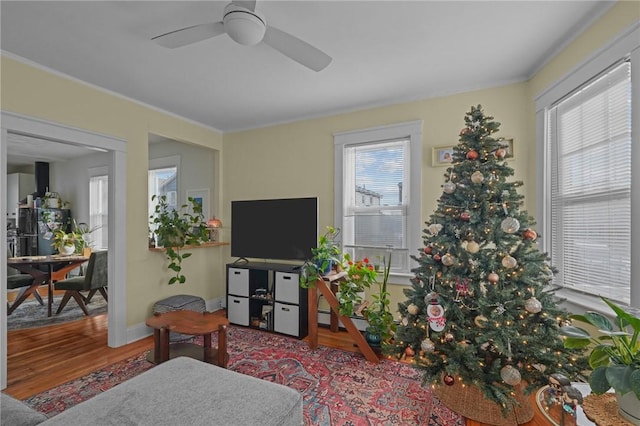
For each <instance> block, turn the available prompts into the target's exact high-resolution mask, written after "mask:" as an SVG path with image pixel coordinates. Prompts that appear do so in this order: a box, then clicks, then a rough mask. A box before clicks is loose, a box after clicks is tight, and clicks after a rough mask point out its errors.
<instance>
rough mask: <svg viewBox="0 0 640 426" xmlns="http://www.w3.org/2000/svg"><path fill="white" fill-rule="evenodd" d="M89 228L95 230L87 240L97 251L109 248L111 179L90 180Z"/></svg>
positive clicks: (105, 177) (95, 178) (106, 177)
mask: <svg viewBox="0 0 640 426" xmlns="http://www.w3.org/2000/svg"><path fill="white" fill-rule="evenodd" d="M89 228H90V229H95V231H93V232H92V233H91V234H89V235H88V236H87V237H86V238H87V239H88V243H89V246H90V247H92V248H96V249H106V248H108V247H109V237H108V236H109V178H108V176H93V177H91V178H90V179H89Z"/></svg>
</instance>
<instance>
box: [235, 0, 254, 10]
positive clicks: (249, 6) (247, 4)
mask: <svg viewBox="0 0 640 426" xmlns="http://www.w3.org/2000/svg"><path fill="white" fill-rule="evenodd" d="M231 3H233V4H236V5H238V6H240V7H244V8H245V9H249V10H250V11H252V12H254V11H255V10H256V2H255V0H253V1H250V0H248V1H244V0H233V1H232V2H231Z"/></svg>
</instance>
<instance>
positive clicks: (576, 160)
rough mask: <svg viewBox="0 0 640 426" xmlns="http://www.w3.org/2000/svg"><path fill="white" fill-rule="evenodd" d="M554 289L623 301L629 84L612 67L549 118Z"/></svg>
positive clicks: (623, 69)
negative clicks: (554, 267)
mask: <svg viewBox="0 0 640 426" xmlns="http://www.w3.org/2000/svg"><path fill="white" fill-rule="evenodd" d="M549 123H550V128H549V135H550V142H551V149H552V153H553V154H552V170H551V183H552V191H551V196H552V200H551V221H552V245H551V247H552V250H551V258H552V263H553V265H554V266H556V268H558V270H559V274H558V275H557V276H556V282H557V283H559V284H560V285H563V286H566V287H570V288H574V289H576V290H580V291H584V292H587V293H591V294H596V295H602V296H605V297H608V298H611V299H614V300H617V301H620V302H624V303H629V301H630V276H631V275H630V274H631V258H630V253H631V238H630V235H631V80H630V64H629V63H628V62H625V63H622V64H619V65H617V66H615V67H614V68H613V69H611V70H609V71H607V72H606V73H604V74H603V75H602V76H600V77H599V78H597V79H595V80H594V81H593V82H590V83H589V84H588V85H586V86H585V87H583V88H581V89H580V90H579V91H577V92H576V93H574V94H573V95H571V96H570V97H569V98H567V99H565V100H563V101H561V102H560V103H558V104H557V105H556V106H555V107H554V108H552V109H551V111H550V114H549Z"/></svg>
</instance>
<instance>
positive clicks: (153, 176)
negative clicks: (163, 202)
mask: <svg viewBox="0 0 640 426" xmlns="http://www.w3.org/2000/svg"><path fill="white" fill-rule="evenodd" d="M148 188H149V217H151V216H153V215H154V214H155V209H156V205H157V204H158V200H157V197H156V199H155V200H152V199H151V198H152V197H153V196H154V195H157V196H158V197H160V196H163V195H164V196H166V197H167V204H168V205H169V206H170V207H172V208H174V209H176V208H178V168H177V167H175V166H173V167H164V168H159V169H153V170H149V183H148ZM152 230H153V229H152Z"/></svg>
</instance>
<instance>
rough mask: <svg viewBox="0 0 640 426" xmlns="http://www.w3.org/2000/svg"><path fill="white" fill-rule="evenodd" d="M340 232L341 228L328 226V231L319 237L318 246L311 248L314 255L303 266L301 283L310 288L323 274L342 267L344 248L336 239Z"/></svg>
mask: <svg viewBox="0 0 640 426" xmlns="http://www.w3.org/2000/svg"><path fill="white" fill-rule="evenodd" d="M339 234H340V229H339V228H334V227H332V226H327V232H325V233H324V234H323V235H321V236H320V237H319V238H318V246H317V247H313V248H312V249H311V254H312V257H311V259H309V260H307V261H306V262H305V263H304V265H303V266H302V271H301V273H300V285H301V286H302V287H304V288H308V287H310V286H312V285H313V283H315V282H316V281H318V280H321V279H322V276H323V275H327V274H328V273H329V272H331V269H336V270H340V269H341V268H342V250H341V248H340V244H339V243H338V241H336V238H337V236H338V235H339Z"/></svg>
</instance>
